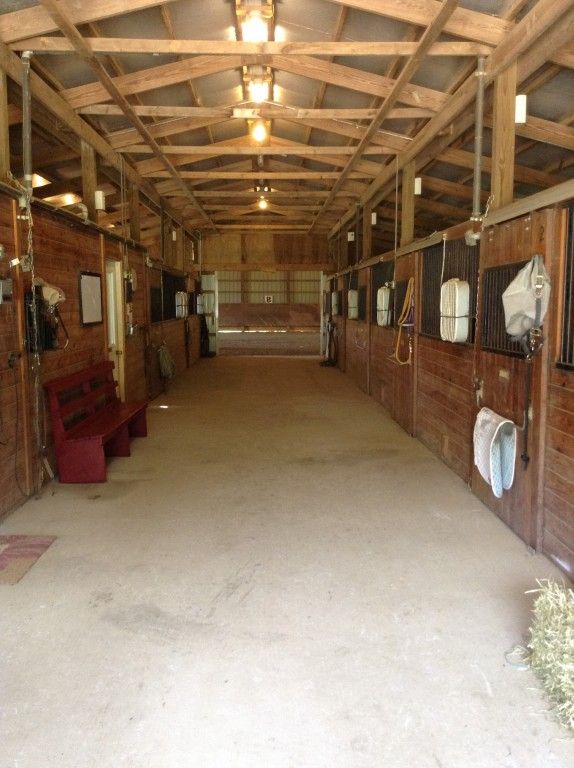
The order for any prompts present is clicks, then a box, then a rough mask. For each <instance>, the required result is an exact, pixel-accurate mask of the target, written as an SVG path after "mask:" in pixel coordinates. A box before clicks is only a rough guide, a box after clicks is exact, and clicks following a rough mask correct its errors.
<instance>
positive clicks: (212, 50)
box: [10, 37, 492, 57]
mask: <svg viewBox="0 0 574 768" xmlns="http://www.w3.org/2000/svg"><path fill="white" fill-rule="evenodd" d="M84 39H85V41H86V43H87V45H89V47H90V49H91V50H92V52H93V53H105V54H117V53H121V54H122V55H123V54H128V53H132V54H152V55H153V54H164V55H176V56H184V55H185V56H412V55H413V53H414V52H415V50H416V44H415V43H409V42H403V41H398V42H371V41H361V40H356V41H353V42H339V41H336V42H325V41H322V40H320V41H318V42H289V43H278V42H275V41H271V42H265V43H247V42H244V41H243V40H180V39H173V40H165V39H160V40H153V39H150V38H132V37H85V38H84ZM10 48H11V49H12V50H13V51H33V52H34V53H43V54H46V53H58V54H60V53H74V52H75V49H74V46H73V45H72V43H71V42H70V41H69V40H67V39H66V38H64V37H30V38H27V39H25V40H19V41H18V42H16V43H12V44H11V46H10ZM491 51H492V47H491V46H489V45H485V44H483V43H474V42H467V41H462V40H461V41H458V40H457V41H454V42H446V43H435V44H434V45H433V46H432V48H430V49H429V51H428V52H427V56H457V57H461V56H472V57H476V56H488V55H489V53H490V52H491Z"/></svg>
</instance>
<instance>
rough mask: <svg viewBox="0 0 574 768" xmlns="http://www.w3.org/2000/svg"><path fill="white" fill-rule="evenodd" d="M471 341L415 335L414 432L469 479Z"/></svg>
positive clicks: (472, 390) (471, 421)
mask: <svg viewBox="0 0 574 768" xmlns="http://www.w3.org/2000/svg"><path fill="white" fill-rule="evenodd" d="M473 357H474V350H473V347H472V346H471V345H466V344H450V343H449V342H445V341H440V340H439V339H431V338H427V337H425V336H419V338H418V355H417V410H416V435H417V437H418V438H419V439H420V440H421V442H423V443H424V444H425V445H426V446H427V447H428V448H430V449H431V451H433V453H436V454H437V456H440V457H441V459H442V460H443V461H444V463H445V464H447V465H448V466H449V467H450V468H451V469H452V470H453V471H454V472H456V473H457V475H459V476H460V477H462V479H463V480H465V481H466V482H469V480H470V475H471V471H472V430H473V426H474V419H475V403H474V384H473Z"/></svg>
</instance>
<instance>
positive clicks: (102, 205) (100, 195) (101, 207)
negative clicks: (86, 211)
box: [94, 189, 106, 211]
mask: <svg viewBox="0 0 574 768" xmlns="http://www.w3.org/2000/svg"><path fill="white" fill-rule="evenodd" d="M94 205H95V207H96V211H105V210H106V196H105V195H104V192H103V190H101V189H96V191H95V192H94Z"/></svg>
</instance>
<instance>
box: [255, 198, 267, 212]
mask: <svg viewBox="0 0 574 768" xmlns="http://www.w3.org/2000/svg"><path fill="white" fill-rule="evenodd" d="M257 205H258V206H259V207H260V208H261V210H262V211H265V210H266V209H267V206H268V202H267V200H266V199H265V198H264V197H260V198H259V202H258V203H257Z"/></svg>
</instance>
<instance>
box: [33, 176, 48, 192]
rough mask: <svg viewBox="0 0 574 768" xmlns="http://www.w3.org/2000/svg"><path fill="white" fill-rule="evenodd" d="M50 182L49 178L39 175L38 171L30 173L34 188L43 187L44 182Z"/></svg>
mask: <svg viewBox="0 0 574 768" xmlns="http://www.w3.org/2000/svg"><path fill="white" fill-rule="evenodd" d="M51 183H52V182H51V181H50V180H49V179H45V178H44V177H43V176H40V174H39V173H33V174H32V187H33V188H34V189H36V188H37V187H45V186H46V184H51Z"/></svg>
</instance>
